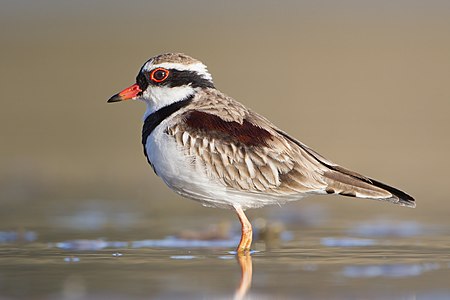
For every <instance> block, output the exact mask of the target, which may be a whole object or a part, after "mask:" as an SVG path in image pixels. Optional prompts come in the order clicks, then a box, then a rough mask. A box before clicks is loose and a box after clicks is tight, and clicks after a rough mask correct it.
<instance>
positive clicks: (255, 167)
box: [108, 53, 415, 253]
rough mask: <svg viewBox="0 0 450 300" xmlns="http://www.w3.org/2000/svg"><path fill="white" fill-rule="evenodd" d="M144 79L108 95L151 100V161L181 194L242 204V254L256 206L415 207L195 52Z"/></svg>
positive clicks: (154, 64) (158, 65) (156, 63)
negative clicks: (278, 118)
mask: <svg viewBox="0 0 450 300" xmlns="http://www.w3.org/2000/svg"><path fill="white" fill-rule="evenodd" d="M156 72H159V73H156ZM136 80H137V81H136V84H133V85H132V86H130V87H129V88H127V89H125V90H123V91H122V92H120V93H118V94H117V95H114V96H113V97H111V99H110V100H108V102H118V101H123V100H129V99H135V100H142V101H144V102H145V103H146V104H147V110H146V112H145V114H144V120H145V122H144V128H143V136H142V143H143V146H144V153H145V155H146V156H147V160H148V162H149V163H150V164H151V165H152V167H153V170H154V171H155V172H156V174H157V175H158V176H159V177H161V179H162V180H163V181H164V182H165V183H166V184H167V185H168V186H169V187H170V188H171V189H172V190H174V191H175V192H177V193H178V194H180V195H182V196H185V197H187V198H191V199H194V200H197V201H199V202H201V203H202V204H203V205H205V206H213V207H220V208H231V209H234V210H235V211H236V213H237V214H238V217H239V220H240V221H241V224H242V239H241V242H240V243H239V246H238V249H237V251H238V252H239V253H241V252H245V251H248V250H249V248H250V245H251V240H252V238H251V234H252V231H251V224H250V223H249V222H248V220H247V218H246V216H245V214H244V210H245V209H248V208H255V207H261V206H265V205H269V204H281V203H284V202H287V201H295V200H299V199H301V198H303V197H304V196H306V195H309V194H339V195H344V196H351V197H358V198H366V199H375V200H383V201H388V202H392V203H395V204H399V205H402V206H409V207H415V200H414V199H413V198H412V197H411V196H409V195H408V194H406V193H404V192H402V191H400V190H398V189H396V188H394V187H391V186H388V185H386V184H383V183H381V182H378V181H376V180H373V179H371V178H368V177H365V176H363V175H360V174H358V173H356V172H353V171H350V170H347V169H345V168H343V167H341V166H339V165H337V164H335V163H333V162H331V161H329V160H327V159H325V158H324V157H322V156H321V155H320V154H318V153H317V152H315V151H314V150H312V149H311V148H309V147H308V146H306V145H304V144H303V143H301V142H300V141H298V140H296V139H295V138H293V137H291V136H289V135H288V134H287V133H285V132H284V131H282V130H280V129H279V128H277V127H276V126H275V125H274V124H272V123H271V122H270V121H269V120H267V119H266V118H264V117H263V116H261V115H259V114H257V113H255V112H253V111H251V110H249V109H247V108H246V107H245V106H244V105H242V104H241V103H239V102H237V101H236V100H234V99H232V98H231V97H229V96H227V95H225V94H223V93H222V92H220V91H219V90H217V89H216V88H215V86H214V84H213V82H212V77H211V74H209V72H208V70H207V67H206V66H205V65H204V64H202V63H201V62H200V61H198V60H196V59H194V58H191V57H190V56H187V55H185V54H181V53H166V54H161V55H158V56H155V57H153V58H151V59H149V60H148V61H147V62H146V63H145V64H144V65H143V66H142V68H141V70H140V72H139V74H138V76H137V79H136Z"/></svg>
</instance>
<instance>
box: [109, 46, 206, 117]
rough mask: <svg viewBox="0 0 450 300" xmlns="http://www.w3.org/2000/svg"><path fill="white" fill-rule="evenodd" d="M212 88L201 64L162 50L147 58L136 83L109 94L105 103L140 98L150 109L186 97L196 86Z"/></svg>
mask: <svg viewBox="0 0 450 300" xmlns="http://www.w3.org/2000/svg"><path fill="white" fill-rule="evenodd" d="M213 87H214V84H213V81H212V77H211V75H210V74H209V72H208V70H207V68H206V66H205V65H204V64H203V63H201V62H200V61H198V60H196V59H194V58H192V57H190V56H187V55H185V54H182V53H165V54H161V55H158V56H155V57H152V58H150V59H149V60H148V61H147V62H146V63H145V64H144V65H143V66H142V67H141V70H140V71H139V73H138V75H137V77H136V83H134V84H133V85H131V86H129V87H127V88H126V89H124V90H123V91H121V92H120V93H118V94H116V95H114V96H112V97H111V98H110V99H109V100H108V103H111V102H119V101H124V100H143V101H145V102H146V103H147V105H148V109H150V110H151V111H150V112H153V111H157V110H158V109H160V108H162V107H164V106H167V105H170V104H172V103H174V102H177V101H180V100H183V99H186V98H187V97H189V96H191V95H193V94H194V93H195V92H196V90H197V89H201V88H213Z"/></svg>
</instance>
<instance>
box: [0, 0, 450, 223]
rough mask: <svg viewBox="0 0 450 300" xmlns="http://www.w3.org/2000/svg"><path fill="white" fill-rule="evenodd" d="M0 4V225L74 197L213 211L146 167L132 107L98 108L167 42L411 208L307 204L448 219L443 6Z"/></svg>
mask: <svg viewBox="0 0 450 300" xmlns="http://www.w3.org/2000/svg"><path fill="white" fill-rule="evenodd" d="M1 6H2V9H1V10H0V27H1V28H2V29H1V30H0V44H1V47H0V54H1V55H0V66H1V67H0V83H1V85H0V87H1V108H0V139H1V140H0V143H1V144H0V145H1V146H0V216H1V217H2V218H3V220H4V222H9V223H6V224H7V225H8V226H10V225H11V224H16V223H15V222H17V219H16V218H17V216H23V217H24V218H22V219H21V220H22V221H21V222H25V225H26V224H28V223H30V224H33V225H35V224H40V223H41V222H43V220H42V219H41V218H40V217H42V216H45V214H46V213H47V212H49V213H52V211H54V210H55V207H56V208H57V209H62V208H61V207H63V208H64V209H68V211H69V212H68V214H70V207H71V205H75V204H77V203H80V202H83V201H86V200H87V199H102V200H105V201H106V203H108V205H111V207H115V206H114V205H118V208H117V209H118V210H121V209H122V208H123V207H124V206H126V207H127V209H128V210H131V211H144V212H149V213H151V212H154V211H155V210H156V211H158V213H159V214H160V215H169V214H170V215H173V216H176V215H177V214H184V213H186V212H187V211H189V213H190V214H191V215H195V214H199V215H202V214H203V215H206V214H209V215H210V214H221V213H220V212H215V211H214V212H213V210H204V209H203V208H201V207H200V206H199V205H197V204H196V203H194V202H191V201H186V200H181V199H179V197H178V196H176V195H175V194H173V193H172V192H171V191H169V190H168V189H167V188H166V187H165V186H164V184H163V183H162V182H161V181H160V180H159V178H157V177H156V176H155V175H154V174H153V172H152V171H151V169H150V167H149V166H148V165H147V163H146V160H145V158H144V156H143V153H142V146H141V144H140V131H141V117H142V114H143V112H144V105H143V104H142V103H138V102H135V103H119V104H106V100H107V99H108V98H109V97H110V96H111V95H113V94H115V93H116V92H118V91H120V90H121V89H122V88H124V87H127V86H128V85H130V84H131V83H133V82H134V78H135V76H136V74H137V72H138V70H139V68H140V66H141V65H142V63H143V62H145V61H146V60H147V59H148V58H149V57H151V56H153V55H156V54H159V53H161V52H166V51H179V52H185V53H187V54H189V55H191V56H193V57H196V58H198V59H200V60H202V61H203V62H204V63H205V64H207V65H208V66H209V70H210V72H211V73H212V75H213V78H214V81H215V83H216V86H217V87H218V88H219V89H220V90H222V91H224V92H225V93H227V94H228V95H230V96H232V97H234V98H235V99H237V100H238V101H240V102H242V103H244V104H245V105H247V106H249V107H251V108H253V109H254V110H256V111H258V112H260V113H262V114H263V115H265V116H266V117H268V118H269V119H270V120H272V121H273V122H274V123H275V124H277V125H278V126H279V127H281V128H283V129H284V130H286V131H287V132H289V133H290V134H292V135H293V136H295V137H297V138H299V139H300V140H302V141H303V142H304V143H306V144H307V145H309V146H310V147H312V148H313V149H315V150H317V151H318V152H319V153H321V154H322V155H324V156H325V157H327V158H329V159H330V160H333V161H335V162H337V163H339V164H342V165H343V166H346V167H348V168H350V169H354V170H356V171H358V172H361V173H363V174H365V175H368V176H371V177H373V178H376V179H379V180H381V181H383V182H386V183H389V184H392V185H394V186H396V187H398V188H400V189H403V190H405V191H407V192H409V193H411V194H412V195H413V196H415V197H416V198H417V202H418V207H417V209H416V210H406V209H395V207H394V206H391V205H379V203H375V202H370V201H357V200H354V199H349V198H334V197H322V198H319V197H312V198H310V199H309V200H305V201H306V202H307V203H312V202H315V201H319V202H320V203H326V204H327V206H328V207H331V208H333V209H334V210H335V212H334V214H335V215H336V216H338V215H340V214H342V215H344V214H345V215H347V216H350V218H353V217H360V214H359V213H358V216H355V213H354V212H355V211H364V214H365V215H364V214H363V216H366V215H368V214H370V213H372V212H376V213H377V214H383V213H386V214H390V215H392V216H400V217H407V218H409V219H414V218H416V219H420V218H427V219H429V220H432V221H435V220H436V221H437V220H442V221H447V218H446V217H447V216H448V209H449V207H450V204H449V201H448V199H447V198H448V197H447V193H448V192H447V191H448V188H447V186H448V179H449V175H448V168H449V167H450V163H449V159H448V153H449V151H450V138H449V129H450V127H449V125H450V120H449V110H450V4H449V2H447V1H394V3H393V2H391V1H339V2H338V1H321V2H317V1H310V2H296V1H284V2H276V3H275V2H274V3H272V2H270V1H263V2H262V1H250V2H246V4H238V2H229V3H227V4H225V3H213V2H210V1H182V2H175V1H164V2H162V1H161V2H158V3H156V2H155V3H153V2H152V1H132V2H127V3H126V4H125V3H122V2H119V1H95V2H90V1H71V2H67V3H61V2H60V1H14V2H13V1H10V2H6V3H2V4H1ZM338 199H340V200H338ZM293 205H294V206H293V207H298V209H301V205H298V204H293ZM296 205H298V206H296ZM176 208H178V210H177V209H176ZM168 209H171V210H172V211H171V212H168V211H167V210H168ZM350 211H351V213H349V212H350ZM263 212H264V211H263ZM250 214H251V215H252V214H254V215H255V214H256V215H257V214H258V212H256V211H254V212H251V213H250ZM345 215H344V216H345ZM36 216H40V217H39V218H37V217H36Z"/></svg>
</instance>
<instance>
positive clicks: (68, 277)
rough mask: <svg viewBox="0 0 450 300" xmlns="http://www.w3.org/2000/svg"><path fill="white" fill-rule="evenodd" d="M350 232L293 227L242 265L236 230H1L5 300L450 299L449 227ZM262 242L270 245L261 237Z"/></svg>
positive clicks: (0, 281) (392, 225) (360, 227)
mask: <svg viewBox="0 0 450 300" xmlns="http://www.w3.org/2000/svg"><path fill="white" fill-rule="evenodd" d="M350 224H351V225H349V226H341V227H336V226H331V227H330V226H326V227H321V226H318V227H309V226H306V227H305V226H289V230H286V229H283V230H281V231H277V233H276V234H273V235H272V238H270V239H266V240H265V241H264V240H259V241H258V242H256V243H255V244H254V245H253V248H254V251H253V252H252V254H251V256H244V257H236V256H235V255H234V253H233V252H232V250H233V247H234V246H235V245H236V244H237V242H238V239H239V236H238V235H236V234H235V232H234V231H231V233H230V234H229V236H228V237H227V238H220V239H214V238H213V239H208V240H200V239H195V238H194V239H186V238H177V237H164V238H162V239H141V240H137V239H135V240H128V239H126V236H128V234H126V233H125V234H124V233H123V232H122V233H120V234H113V233H110V232H109V233H107V232H105V234H106V235H107V236H106V235H105V236H103V238H94V239H92V238H90V237H91V235H89V238H86V239H79V238H76V239H63V238H64V237H66V236H67V237H68V236H77V237H80V236H83V233H80V232H72V234H70V232H67V229H64V230H57V229H55V228H53V229H51V230H47V231H46V230H45V228H40V229H39V231H40V232H38V231H36V232H34V231H33V232H30V231H21V232H6V231H3V232H1V233H0V265H1V269H0V295H1V297H2V299H148V298H151V299H209V298H219V299H222V298H223V299H230V298H233V297H235V299H239V298H240V297H244V295H245V297H247V298H248V299H273V298H278V299H324V298H328V299H393V298H395V299H448V298H450V284H449V279H448V278H450V254H449V253H450V241H449V239H448V234H449V230H448V227H446V226H441V227H436V226H433V228H430V227H427V226H425V225H423V224H420V223H417V222H410V221H399V222H390V221H380V220H374V221H365V222H363V223H357V222H355V223H350ZM371 224H372V225H373V226H370V225H371ZM382 224H384V227H383V225H382ZM161 225H162V224H161ZM335 225H336V224H335ZM374 228H377V230H374ZM402 228H403V229H402ZM431 229H432V230H431ZM132 231H133V233H132V235H133V236H142V237H144V236H147V237H148V236H149V233H148V231H147V230H142V229H138V228H134V229H132ZM84 235H86V236H87V234H86V233H85V234H84ZM256 235H257V236H256V238H258V236H259V237H261V238H262V237H263V235H262V233H261V232H258V231H257V233H256ZM200 236H201V235H199V237H200Z"/></svg>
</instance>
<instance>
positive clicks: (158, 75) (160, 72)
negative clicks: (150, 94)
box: [150, 68, 169, 83]
mask: <svg viewBox="0 0 450 300" xmlns="http://www.w3.org/2000/svg"><path fill="white" fill-rule="evenodd" d="M168 76H169V70H166V69H163V68H157V69H154V70H153V71H152V72H151V73H150V79H151V81H153V82H156V83H160V82H163V81H164V80H166V79H167V77H168Z"/></svg>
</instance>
